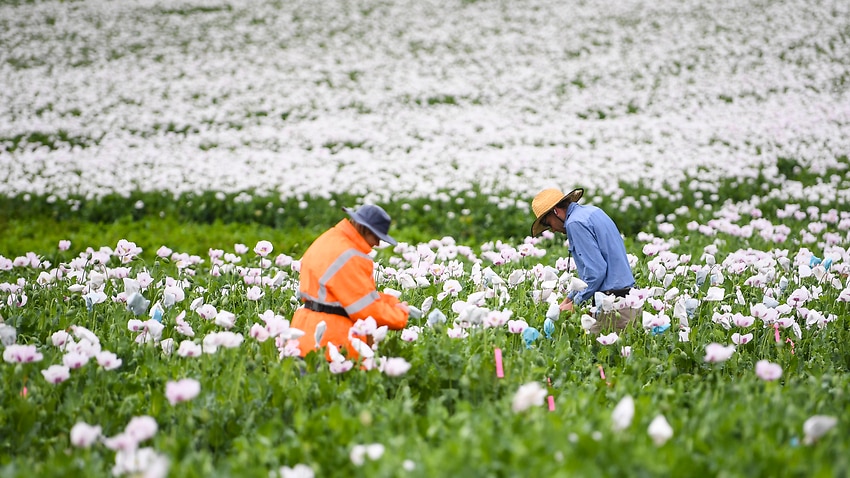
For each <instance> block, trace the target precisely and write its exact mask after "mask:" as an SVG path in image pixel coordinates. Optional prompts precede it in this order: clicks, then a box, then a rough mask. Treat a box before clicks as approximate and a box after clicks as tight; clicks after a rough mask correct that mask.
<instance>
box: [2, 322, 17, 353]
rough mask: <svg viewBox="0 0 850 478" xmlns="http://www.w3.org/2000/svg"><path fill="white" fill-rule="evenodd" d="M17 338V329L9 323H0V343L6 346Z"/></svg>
mask: <svg viewBox="0 0 850 478" xmlns="http://www.w3.org/2000/svg"><path fill="white" fill-rule="evenodd" d="M17 340H18V330H17V329H15V328H14V327H12V326H11V325H6V324H0V343H2V344H3V345H4V346H6V347H8V346H10V345H12V344H14V343H15V342H16V341H17Z"/></svg>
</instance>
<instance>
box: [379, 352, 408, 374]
mask: <svg viewBox="0 0 850 478" xmlns="http://www.w3.org/2000/svg"><path fill="white" fill-rule="evenodd" d="M408 370H410V363H409V362H408V361H407V360H405V359H403V358H401V357H394V358H382V359H381V371H382V372H384V373H385V374H386V375H388V376H390V377H399V376H401V375H404V374H405V373H407V371H408Z"/></svg>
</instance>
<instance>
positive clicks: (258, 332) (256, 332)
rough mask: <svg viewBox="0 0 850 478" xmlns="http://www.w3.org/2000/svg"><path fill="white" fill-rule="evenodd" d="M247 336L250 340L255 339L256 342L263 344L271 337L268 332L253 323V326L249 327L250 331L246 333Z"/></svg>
mask: <svg viewBox="0 0 850 478" xmlns="http://www.w3.org/2000/svg"><path fill="white" fill-rule="evenodd" d="M248 335H249V336H250V337H251V338H253V339H256V340H257V342H265V341H266V340H268V339H269V337H271V334H269V331H268V330H267V329H266V328H265V327H263V326H262V325H260V324H258V323H254V325H252V326H251V330H250V331H249V332H248Z"/></svg>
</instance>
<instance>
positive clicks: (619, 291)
mask: <svg viewBox="0 0 850 478" xmlns="http://www.w3.org/2000/svg"><path fill="white" fill-rule="evenodd" d="M630 290H632V288H631V287H623V288H622V289H611V290H603V291H602V293H603V294H606V295H613V296H616V297H625V296H627V295H629V291H630Z"/></svg>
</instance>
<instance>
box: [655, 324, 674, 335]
mask: <svg viewBox="0 0 850 478" xmlns="http://www.w3.org/2000/svg"><path fill="white" fill-rule="evenodd" d="M669 328H670V324H664V325H656V326H655V327H653V328H652V335H658V334H660V333H663V332H664V331H666V330H667V329H669Z"/></svg>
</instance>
